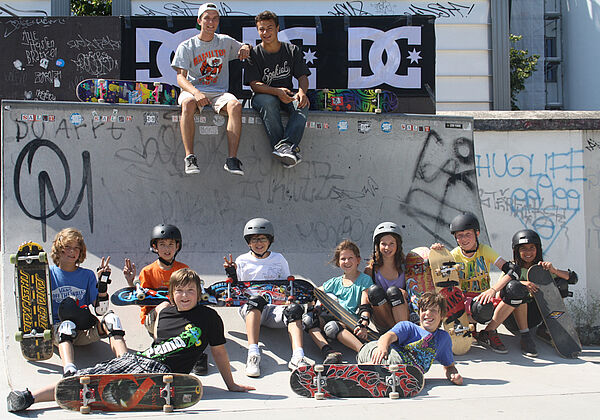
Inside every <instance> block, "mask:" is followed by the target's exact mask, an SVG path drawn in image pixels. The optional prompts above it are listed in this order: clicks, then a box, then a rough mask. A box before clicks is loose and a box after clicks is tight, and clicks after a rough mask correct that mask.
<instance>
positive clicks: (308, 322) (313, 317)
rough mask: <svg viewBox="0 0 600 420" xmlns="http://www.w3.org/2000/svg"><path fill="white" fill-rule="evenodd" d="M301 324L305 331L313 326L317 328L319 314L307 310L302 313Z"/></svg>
mask: <svg viewBox="0 0 600 420" xmlns="http://www.w3.org/2000/svg"><path fill="white" fill-rule="evenodd" d="M302 326H303V327H304V331H306V332H309V331H310V330H312V329H314V328H319V316H318V315H317V314H316V313H315V311H308V312H306V313H305V314H304V315H302Z"/></svg>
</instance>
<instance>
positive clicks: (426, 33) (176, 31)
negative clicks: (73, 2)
mask: <svg viewBox="0 0 600 420" xmlns="http://www.w3.org/2000/svg"><path fill="white" fill-rule="evenodd" d="M122 19H123V20H122V25H123V27H122V45H123V49H122V57H121V75H122V78H123V79H131V80H157V81H162V82H168V83H174V84H176V77H175V72H174V71H173V70H172V68H171V67H170V62H171V59H172V57H173V54H174V51H175V49H176V48H177V46H178V45H179V43H180V42H182V41H183V40H185V39H188V38H191V37H192V36H195V35H197V34H198V33H199V31H198V30H197V29H195V23H196V19H195V18H193V17H126V18H122ZM434 22H435V18H434V17H433V16H422V15H421V16H409V15H399V16H354V17H348V16H345V17H342V16H316V17H311V16H285V17H280V19H279V26H280V32H279V39H280V40H281V41H287V42H291V43H293V44H296V45H297V46H298V47H300V48H301V49H302V51H303V53H304V59H305V61H306V63H307V65H308V67H309V68H310V70H311V72H312V75H311V76H310V78H309V80H310V88H311V89H315V88H316V89H325V88H328V89H344V88H350V89H363V88H381V89H384V90H391V91H393V92H395V93H396V94H397V95H398V96H399V97H400V98H406V101H405V103H406V107H405V108H406V109H405V110H404V112H414V113H427V114H430V113H435V28H434ZM219 32H220V33H223V34H227V35H230V36H232V37H233V38H235V39H237V40H239V41H242V42H248V43H250V44H253V45H255V44H257V43H258V42H260V38H259V37H258V32H257V31H256V27H255V25H254V18H253V17H249V16H232V17H222V18H221V21H220V25H219ZM230 70H231V72H230V84H229V86H230V91H231V92H232V93H234V94H235V95H236V96H238V97H239V98H249V97H250V90H249V88H248V87H247V86H246V87H244V86H242V74H241V71H242V70H241V63H240V62H239V61H237V60H236V61H234V62H232V63H231V65H230Z"/></svg>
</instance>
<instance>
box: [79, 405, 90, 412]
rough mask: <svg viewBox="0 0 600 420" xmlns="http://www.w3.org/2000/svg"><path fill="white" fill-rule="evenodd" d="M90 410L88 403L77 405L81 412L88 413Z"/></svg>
mask: <svg viewBox="0 0 600 420" xmlns="http://www.w3.org/2000/svg"><path fill="white" fill-rule="evenodd" d="M91 411H92V410H91V409H90V406H89V405H82V406H81V407H79V412H80V413H81V414H90V412H91Z"/></svg>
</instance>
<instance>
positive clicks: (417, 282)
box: [404, 246, 435, 319]
mask: <svg viewBox="0 0 600 420" xmlns="http://www.w3.org/2000/svg"><path fill="white" fill-rule="evenodd" d="M428 258H429V248H427V247H424V246H422V247H418V248H415V249H413V250H411V251H410V252H409V253H408V254H406V258H405V260H404V265H405V266H406V273H405V278H406V291H407V293H408V298H409V299H410V303H409V307H410V312H411V319H412V317H413V314H416V315H417V318H416V319H418V316H419V308H418V306H417V305H418V303H419V298H420V297H421V295H422V294H423V293H425V292H434V291H435V286H434V285H433V277H432V276H431V269H430V268H429V260H428Z"/></svg>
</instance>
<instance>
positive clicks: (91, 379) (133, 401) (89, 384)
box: [54, 373, 202, 414]
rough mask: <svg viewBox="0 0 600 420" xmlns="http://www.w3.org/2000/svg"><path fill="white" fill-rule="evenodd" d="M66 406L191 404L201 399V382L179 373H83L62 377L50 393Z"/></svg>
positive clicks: (166, 406) (91, 408)
mask: <svg viewBox="0 0 600 420" xmlns="http://www.w3.org/2000/svg"><path fill="white" fill-rule="evenodd" d="M54 396H55V399H56V403H57V404H58V405H59V406H60V407H62V408H64V409H66V410H75V411H80V412H81V413H83V414H89V413H90V412H91V411H133V410H155V411H158V410H163V411H164V412H171V411H173V410H174V409H181V408H187V407H191V406H193V405H194V404H196V403H197V402H198V401H200V399H201V398H202V383H201V382H200V380H199V379H198V378H197V377H195V376H192V375H185V374H181V373H169V374H163V373H133V374H114V375H110V374H109V375H83V376H72V377H70V378H65V379H62V380H61V381H60V382H59V383H58V384H57V385H56V389H55V392H54Z"/></svg>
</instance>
